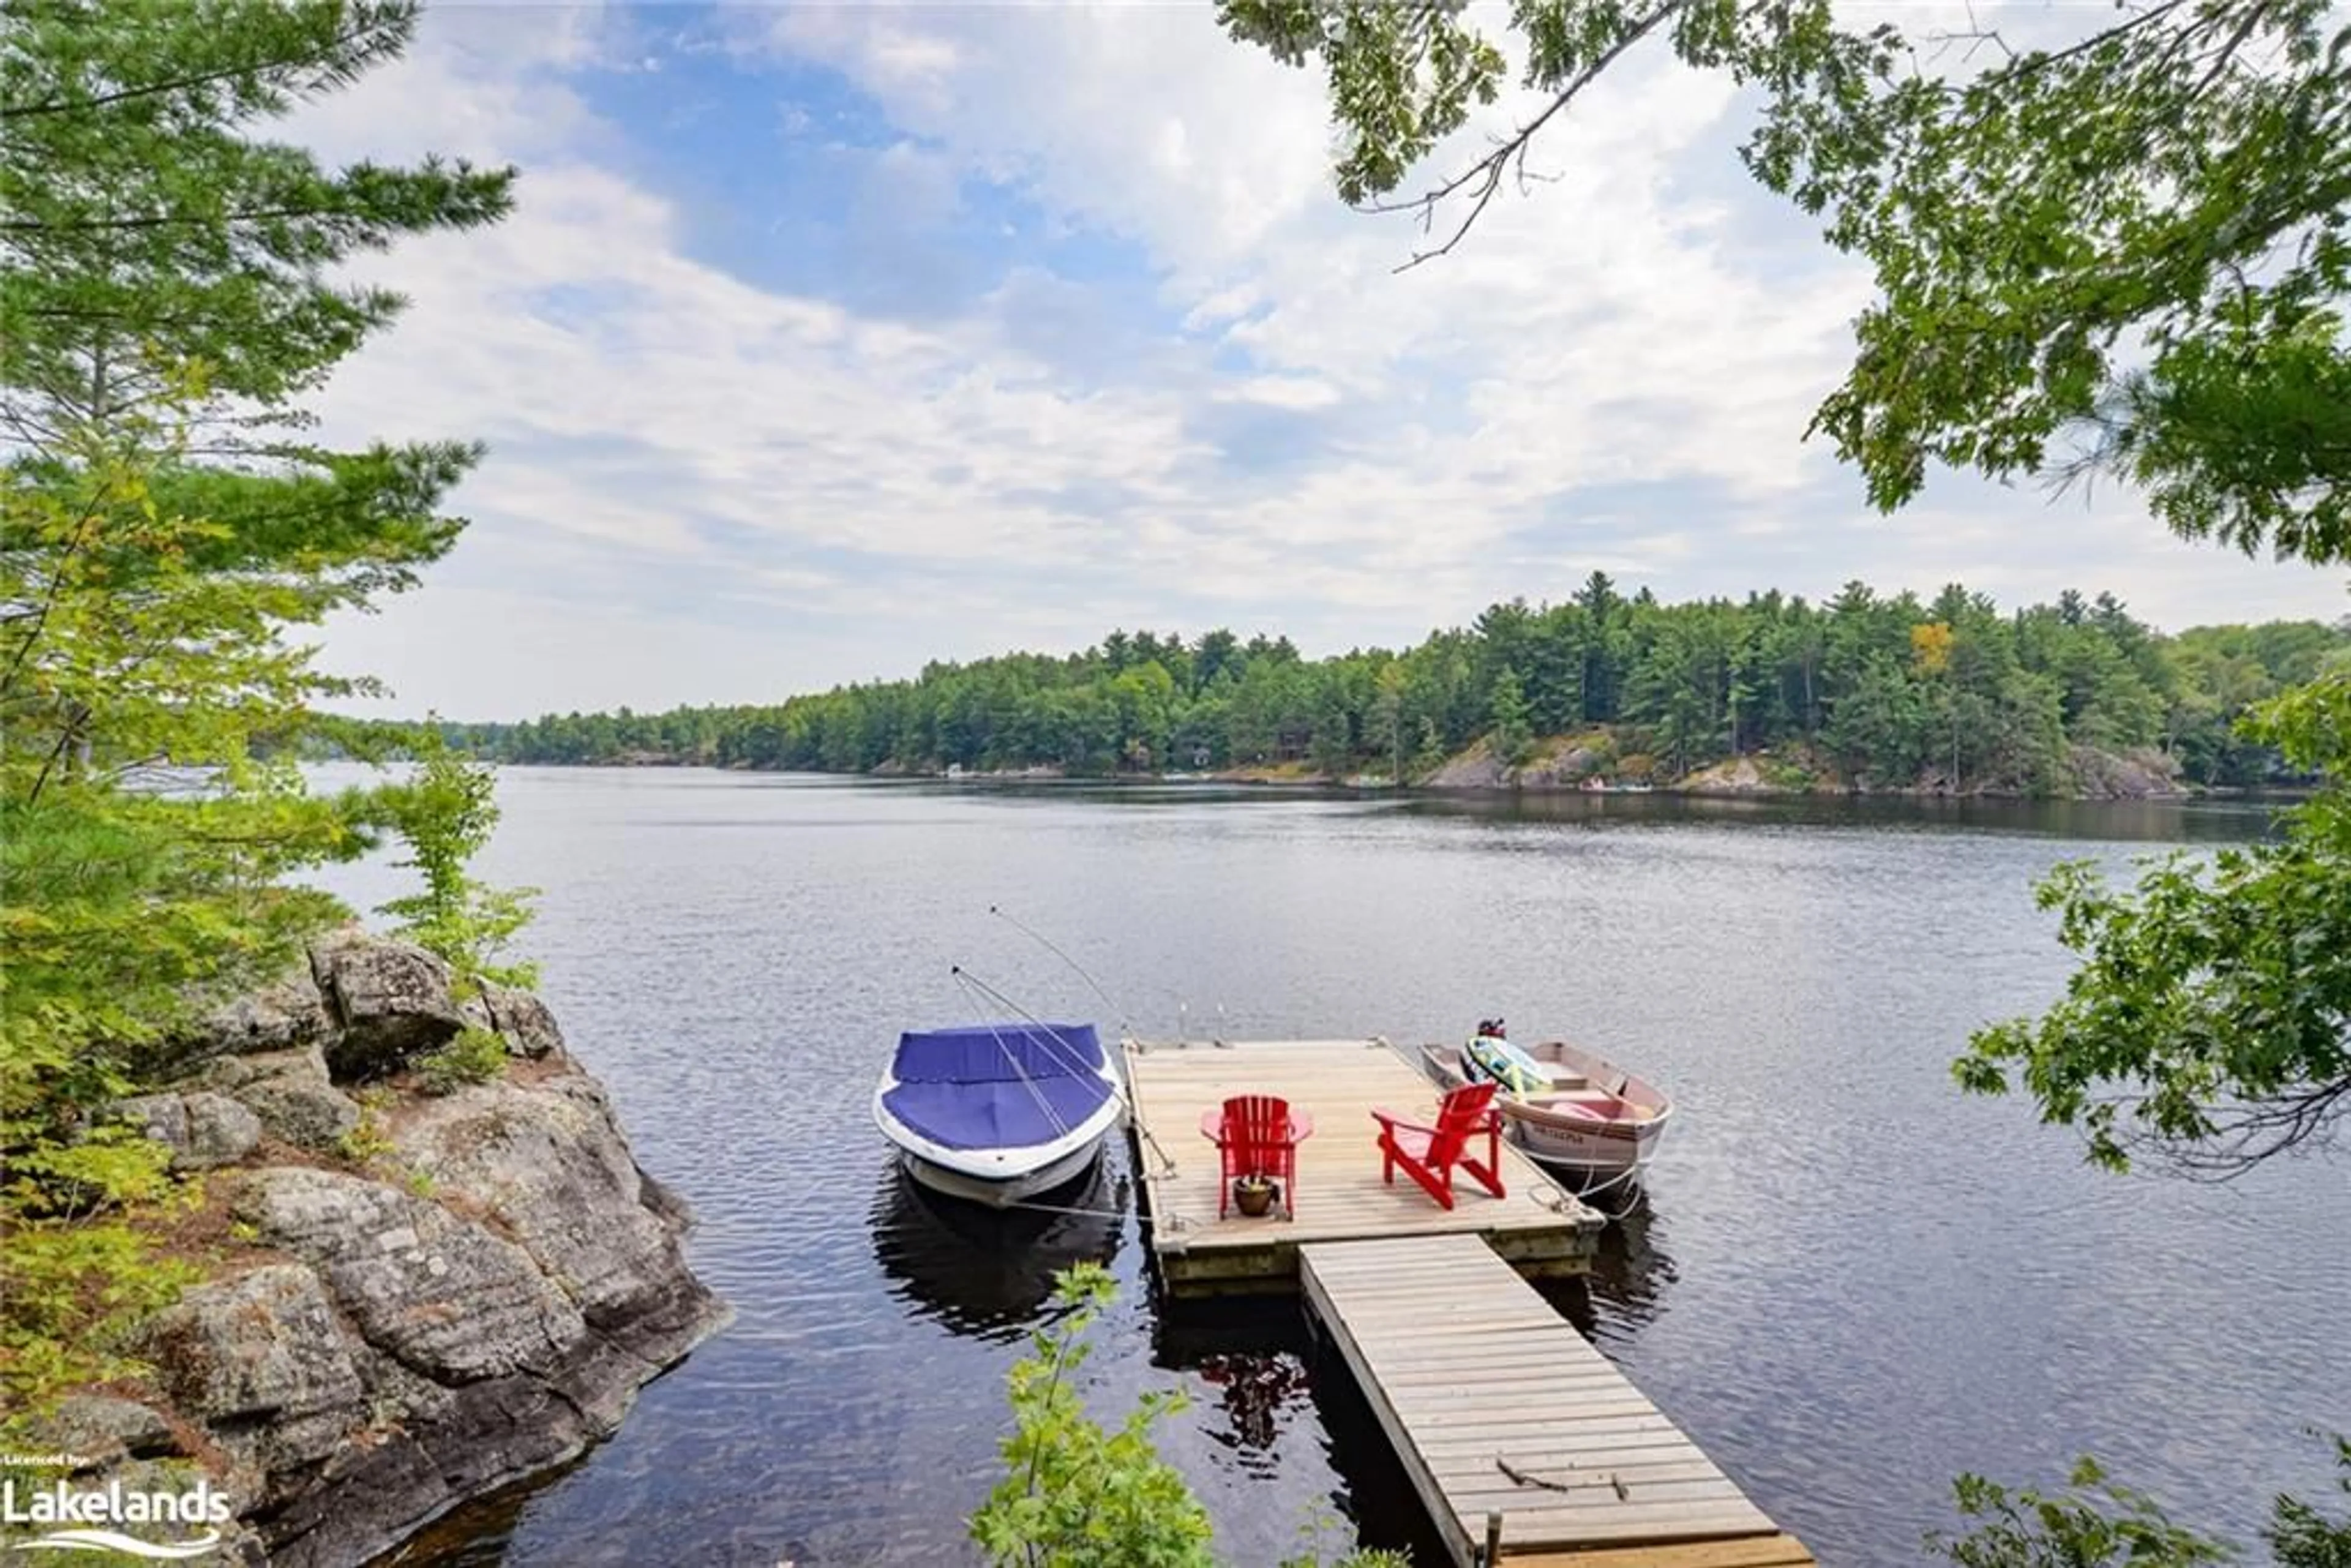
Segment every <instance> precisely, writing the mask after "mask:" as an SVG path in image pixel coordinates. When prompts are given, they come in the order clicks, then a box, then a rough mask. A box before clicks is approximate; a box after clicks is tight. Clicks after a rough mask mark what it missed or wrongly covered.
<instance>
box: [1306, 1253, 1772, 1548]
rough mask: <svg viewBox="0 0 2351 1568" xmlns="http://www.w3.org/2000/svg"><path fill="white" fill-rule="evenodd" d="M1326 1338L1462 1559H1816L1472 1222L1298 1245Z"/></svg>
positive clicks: (1309, 1298) (1441, 1531) (1309, 1293)
mask: <svg viewBox="0 0 2351 1568" xmlns="http://www.w3.org/2000/svg"><path fill="white" fill-rule="evenodd" d="M1300 1265H1301V1267H1300V1272H1301V1276H1302V1278H1303V1282H1304V1287H1305V1294H1306V1300H1307V1302H1308V1305H1309V1306H1310V1308H1311V1310H1312V1312H1313V1313H1314V1315H1315V1316H1316V1317H1317V1318H1318V1319H1319V1320H1321V1322H1322V1324H1323V1326H1324V1327H1325V1328H1326V1329H1327V1330H1328V1331H1329V1333H1330V1334H1331V1337H1332V1340H1333V1341H1334V1342H1336V1343H1337V1345H1338V1348H1339V1352H1340V1354H1342V1355H1343V1356H1344V1357H1345V1359H1346V1362H1347V1364H1348V1366H1349V1367H1350V1368H1351V1369H1352V1370H1353V1373H1354V1375H1355V1378H1356V1381H1357V1382H1358V1383H1359V1384H1360V1385H1362V1387H1363V1391H1364V1397H1365V1399H1366V1400H1368V1401H1369V1403H1370V1405H1371V1407H1372V1411H1373V1414H1374V1416H1377V1417H1378V1419H1379V1423H1380V1426H1381V1427H1382V1428H1383V1429H1384V1431H1385V1432H1386V1433H1387V1437H1388V1441H1389V1442H1390V1443H1392V1444H1393V1445H1394V1446H1395V1451H1396V1453H1397V1455H1398V1456H1399V1457H1400V1458H1402V1459H1403V1460H1404V1465H1405V1471H1406V1472H1407V1473H1408V1474H1409V1475H1410V1476H1411V1477H1412V1481H1413V1485H1414V1486H1415V1487H1416V1489H1417V1490H1419V1492H1420V1496H1421V1500H1422V1502H1423V1503H1425V1504H1426V1506H1427V1509H1428V1511H1429V1513H1430V1515H1431V1517H1433V1518H1434V1519H1435V1521H1436V1522H1437V1531H1438V1533H1439V1534H1441V1535H1442V1536H1443V1537H1444V1539H1445V1542H1446V1546H1447V1550H1448V1551H1449V1552H1451V1553H1452V1556H1453V1560H1454V1562H1455V1563H1459V1564H1462V1565H1463V1568H1473V1565H1475V1564H1479V1563H1483V1562H1485V1551H1486V1544H1487V1539H1488V1519H1489V1514H1491V1513H1496V1512H1499V1515H1500V1522H1501V1528H1500V1540H1499V1562H1501V1563H1510V1564H1512V1565H1514V1568H1809V1565H1810V1564H1811V1563H1813V1558H1812V1554H1811V1553H1810V1552H1806V1551H1805V1550H1804V1547H1803V1545H1802V1542H1798V1541H1797V1540H1796V1539H1795V1538H1794V1537H1793V1536H1791V1535H1788V1534H1786V1533H1784V1532H1783V1531H1782V1530H1781V1529H1780V1527H1779V1526H1778V1525H1776V1524H1774V1523H1773V1522H1772V1521H1771V1519H1770V1518H1769V1517H1768V1516H1766V1515H1765V1514H1764V1512H1763V1511H1762V1510H1761V1509H1759V1508H1757V1507H1756V1506H1755V1505H1754V1504H1753V1503H1751V1502H1750V1501H1748V1500H1747V1499H1746V1497H1745V1496H1743V1495H1742V1494H1741V1493H1740V1490H1739V1488H1738V1486H1737V1485H1736V1484H1735V1483H1733V1482H1732V1481H1731V1479H1730V1478H1729V1477H1728V1476H1726V1475H1724V1474H1723V1473H1722V1471H1721V1470H1719V1469H1717V1468H1716V1467H1715V1465H1714V1462H1713V1461H1712V1460H1710V1459H1708V1458H1707V1457H1706V1456H1705V1455H1704V1454H1702V1453H1700V1452H1699V1451H1698V1445H1697V1444H1695V1443H1693V1442H1691V1441H1690V1440H1689V1438H1687V1437H1684V1436H1683V1435H1682V1434H1681V1432H1680V1431H1679V1430H1678V1429H1677V1428H1676V1427H1675V1426H1674V1424H1673V1423H1672V1422H1671V1421H1670V1420H1668V1419H1667V1418H1666V1417H1665V1416H1663V1415H1660V1414H1659V1413H1658V1411H1657V1408H1656V1406H1654V1405H1652V1404H1650V1403H1649V1401H1648V1399H1647V1398H1646V1396H1643V1395H1642V1393H1641V1391H1640V1390H1639V1389H1637V1388H1635V1387H1634V1386H1633V1385H1632V1384H1631V1382H1630V1381H1628V1380H1627V1379H1626V1378H1625V1375H1624V1374H1623V1373H1621V1372H1618V1371H1617V1370H1616V1368H1615V1367H1614V1365H1613V1364H1611V1363H1610V1362H1609V1360H1608V1358H1607V1357H1605V1356H1604V1355H1602V1354H1600V1353H1599V1352H1598V1351H1597V1350H1595V1349H1593V1347H1592V1345H1591V1344H1590V1343H1587V1342H1586V1341H1585V1340H1584V1338H1583V1335H1582V1334H1580V1333H1577V1332H1576V1331H1575V1327H1574V1325H1573V1324H1572V1323H1570V1322H1567V1321H1566V1320H1565V1319H1563V1318H1562V1317H1561V1316H1560V1315H1559V1313H1558V1312H1556V1311H1554V1310H1553V1309H1552V1305H1551V1303H1550V1302H1548V1301H1544V1300H1543V1299H1542V1298H1541V1296H1539V1295H1537V1294H1536V1293H1535V1291H1534V1290H1533V1289H1532V1288H1531V1287H1530V1286H1529V1285H1528V1284H1527V1283H1526V1281H1523V1280H1521V1279H1520V1278H1519V1276H1518V1273H1517V1271H1516V1270H1513V1269H1512V1268H1511V1267H1510V1264H1508V1263H1506V1262H1504V1261H1503V1260H1501V1259H1500V1258H1499V1257H1497V1256H1496V1255H1495V1253H1494V1251H1493V1249H1491V1248H1489V1247H1488V1246H1487V1245H1486V1243H1485V1242H1484V1241H1483V1240H1481V1239H1479V1238H1478V1237H1477V1236H1475V1235H1441V1236H1416V1237H1405V1238H1396V1239H1383V1240H1364V1241H1318V1242H1311V1243H1308V1244H1307V1245H1305V1246H1303V1247H1301V1249H1300Z"/></svg>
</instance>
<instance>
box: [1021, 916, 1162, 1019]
mask: <svg viewBox="0 0 2351 1568" xmlns="http://www.w3.org/2000/svg"><path fill="white" fill-rule="evenodd" d="M987 912H988V913H989V914H990V915H995V916H996V917H997V918H998V920H1001V921H1003V922H1004V923H1005V924H1006V925H1009V926H1011V927H1012V929H1014V930H1015V931H1018V932H1019V933H1020V934H1021V935H1022V936H1026V937H1028V938H1029V940H1030V941H1032V942H1034V943H1036V944H1037V945H1038V946H1040V947H1042V948H1044V949H1045V951H1047V952H1048V953H1050V954H1052V955H1053V956H1054V957H1056V958H1059V959H1060V960H1061V962H1062V963H1064V964H1067V965H1068V966H1069V967H1071V968H1072V969H1074V970H1076V971H1077V975H1078V978H1080V979H1081V980H1083V981H1084V982H1085V983H1086V984H1087V986H1088V987H1090V988H1092V991H1093V993H1094V995H1095V996H1097V997H1099V998H1102V1006H1103V1007H1105V1008H1108V1009H1110V1011H1111V1013H1112V1014H1113V1016H1114V1017H1116V1018H1117V1019H1118V1031H1119V1033H1121V1034H1122V1035H1127V1036H1132V1035H1133V1034H1134V1017H1133V1015H1131V1014H1130V1013H1128V1011H1127V1010H1126V1009H1124V1008H1123V1007H1120V1006H1119V1005H1118V1004H1117V1003H1116V1002H1114V1001H1113V1000H1111V999H1110V993H1109V992H1107V991H1105V990H1103V989H1102V987H1101V986H1099V985H1097V984H1095V982H1094V977H1092V975H1089V974H1087V973H1086V969H1085V966H1084V965H1082V964H1081V963H1079V962H1078V961H1077V960H1076V959H1075V958H1072V957H1071V956H1069V955H1068V954H1067V953H1064V952H1062V951H1061V949H1060V948H1059V947H1056V946H1053V944H1052V943H1050V942H1049V941H1047V940H1046V939H1045V938H1044V937H1043V936H1040V935H1038V934H1037V933H1036V932H1034V931H1031V930H1030V929H1029V927H1028V926H1026V925H1021V924H1020V922H1019V921H1018V920H1015V919H1014V918H1013V917H1012V916H1011V915H1007V914H1005V913H1004V910H1003V908H1002V907H1001V906H1000V905H998V904H989V905H988V906H987Z"/></svg>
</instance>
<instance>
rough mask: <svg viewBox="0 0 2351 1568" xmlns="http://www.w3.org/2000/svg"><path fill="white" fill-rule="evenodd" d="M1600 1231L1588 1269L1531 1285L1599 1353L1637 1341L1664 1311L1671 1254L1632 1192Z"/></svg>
mask: <svg viewBox="0 0 2351 1568" xmlns="http://www.w3.org/2000/svg"><path fill="white" fill-rule="evenodd" d="M1610 1218H1611V1219H1612V1220H1613V1222H1614V1223H1612V1224H1611V1225H1610V1226H1609V1227H1608V1228H1607V1229H1605V1230H1604V1231H1602V1232H1601V1233H1600V1250H1599V1252H1598V1253H1597V1254H1595V1255H1594V1256H1593V1260H1592V1271H1591V1272H1590V1273H1588V1274H1583V1275H1579V1276H1576V1277H1574V1278H1572V1279H1565V1280H1538V1281H1534V1282H1533V1283H1534V1287H1535V1289H1536V1291H1538V1292H1539V1293H1540V1294H1541V1296H1542V1297H1543V1299H1544V1300H1546V1301H1550V1302H1551V1304H1552V1305H1553V1306H1554V1307H1557V1308H1558V1309H1559V1312H1560V1315H1561V1316H1562V1317H1564V1318H1565V1319H1567V1320H1568V1322H1572V1323H1573V1324H1574V1325H1575V1326H1576V1330H1577V1332H1579V1333H1582V1334H1583V1337H1584V1338H1586V1339H1588V1340H1591V1341H1593V1342H1594V1343H1597V1344H1599V1345H1601V1346H1602V1347H1603V1348H1605V1347H1606V1346H1607V1344H1608V1343H1610V1342H1611V1341H1621V1340H1629V1339H1635V1338H1637V1337H1638V1336H1639V1334H1640V1333H1641V1331H1642V1330H1643V1329H1644V1328H1646V1327H1647V1326H1648V1325H1649V1324H1650V1323H1653V1322H1656V1320H1657V1319H1658V1317H1659V1316H1661V1315H1662V1314H1663V1313H1664V1312H1665V1310H1666V1305H1665V1296H1666V1292H1667V1290H1668V1289H1670V1288H1671V1287H1672V1285H1673V1282H1674V1279H1675V1275H1676V1270H1675V1267H1674V1260H1673V1254H1672V1253H1670V1252H1668V1251H1667V1249H1666V1245H1665V1238H1666V1233H1667V1229H1668V1228H1669V1227H1668V1226H1667V1223H1666V1220H1665V1217H1664V1216H1663V1215H1662V1214H1660V1213H1658V1212H1657V1211H1656V1210H1655V1209H1653V1208H1651V1207H1650V1206H1649V1195H1648V1194H1647V1193H1646V1191H1642V1190H1639V1189H1635V1193H1634V1195H1633V1197H1632V1199H1631V1201H1630V1202H1629V1203H1626V1204H1625V1206H1624V1207H1622V1208H1620V1209H1617V1210H1615V1211H1614V1212H1613V1213H1612V1214H1611V1215H1610Z"/></svg>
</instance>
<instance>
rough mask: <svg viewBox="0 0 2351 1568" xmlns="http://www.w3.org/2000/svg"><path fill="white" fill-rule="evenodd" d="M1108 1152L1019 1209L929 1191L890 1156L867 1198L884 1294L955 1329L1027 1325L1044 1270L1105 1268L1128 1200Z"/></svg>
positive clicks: (1049, 1285) (999, 1332)
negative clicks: (877, 1184) (878, 1185)
mask: <svg viewBox="0 0 2351 1568" xmlns="http://www.w3.org/2000/svg"><path fill="white" fill-rule="evenodd" d="M1129 1188H1130V1184H1129V1182H1128V1180H1127V1176H1126V1174H1125V1170H1124V1163H1123V1160H1122V1159H1121V1158H1120V1157H1119V1155H1118V1154H1117V1152H1116V1151H1114V1150H1111V1149H1105V1150H1103V1151H1102V1157H1101V1158H1100V1159H1097V1160H1096V1161H1094V1162H1093V1164H1092V1166H1088V1167H1087V1169H1086V1171H1085V1172H1084V1173H1083V1174H1082V1175H1081V1176H1079V1177H1078V1179H1076V1180H1075V1181H1072V1182H1070V1183H1068V1184H1067V1185H1065V1186H1060V1187H1057V1188H1055V1189H1053V1190H1052V1191H1050V1192H1041V1193H1039V1194H1038V1195H1037V1196H1036V1197H1035V1198H1033V1199H1031V1200H1029V1204H1028V1205H1027V1206H1026V1207H1011V1208H988V1207H981V1206H980V1205H978V1204H975V1203H967V1202H964V1201H962V1200H961V1199H958V1198H953V1197H946V1196H944V1195H942V1194H939V1193H936V1192H933V1191H932V1190H931V1189H930V1188H928V1187H926V1186H923V1185H922V1184H921V1183H919V1182H917V1181H915V1180H914V1178H913V1177H912V1176H908V1175H907V1174H906V1170H905V1167H904V1166H903V1165H902V1164H900V1163H899V1162H898V1161H895V1160H893V1161H891V1162H890V1164H889V1165H888V1166H887V1167H886V1168H885V1169H884V1170H883V1174H882V1184H881V1189H880V1191H879V1192H878V1193H877V1194H876V1195H875V1197H874V1202H873V1224H872V1234H873V1250H874V1255H875V1257H876V1259H877V1260H879V1261H880V1263H881V1265H882V1272H883V1276H884V1277H885V1278H886V1279H887V1280H888V1281H889V1283H890V1291H891V1293H892V1294H893V1295H894V1296H896V1297H897V1298H898V1299H899V1300H901V1301H905V1302H906V1303H907V1304H908V1305H909V1306H911V1307H912V1308H914V1311H915V1312H917V1313H919V1314H920V1315H922V1316H924V1317H928V1318H935V1319H936V1320H937V1321H938V1322H942V1323H944V1324H946V1326H947V1327H948V1328H950V1329H953V1330H954V1331H955V1332H956V1333H961V1334H967V1335H970V1336H972V1337H973V1338H976V1339H983V1340H990V1341H994V1342H996V1343H1010V1342H1012V1341H1014V1340H1017V1339H1019V1337H1020V1336H1021V1335H1023V1334H1025V1333H1028V1332H1029V1330H1030V1329H1032V1328H1035V1327H1036V1326H1037V1325H1038V1323H1040V1322H1042V1321H1043V1319H1044V1317H1045V1309H1046V1307H1047V1304H1048V1303H1049V1302H1050V1301H1051V1299H1052V1295H1053V1276H1054V1275H1055V1274H1056V1273H1058V1272H1060V1271H1061V1270H1063V1269H1066V1268H1068V1267H1069V1266H1070V1265H1071V1264H1072V1263H1079V1262H1092V1263H1100V1264H1102V1265H1103V1266H1104V1267H1108V1266H1109V1264H1110V1262H1111V1260H1113V1259H1114V1258H1116V1257H1117V1256H1118V1251H1119V1249H1120V1248H1121V1247H1122V1246H1123V1245H1124V1244H1125V1240H1126V1228H1127V1223H1128V1220H1129V1217H1130V1211H1131V1210H1132V1208H1133V1207H1134V1205H1133V1200H1132V1198H1131V1197H1130V1191H1129Z"/></svg>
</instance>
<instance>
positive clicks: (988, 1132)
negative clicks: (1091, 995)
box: [882, 1023, 1111, 1149]
mask: <svg viewBox="0 0 2351 1568" xmlns="http://www.w3.org/2000/svg"><path fill="white" fill-rule="evenodd" d="M1101 1070H1102V1040H1101V1038H1100V1037H1099V1036H1097V1035H1096V1034H1095V1032H1094V1027H1093V1025H1092V1024H1082V1023H1081V1024H1029V1023H1020V1024H977V1025H971V1026H967V1027H965V1028H962V1029H946V1030H927V1031H925V1032H921V1033H908V1034H903V1035H900V1036H899V1037H898V1054H897V1058H896V1060H895V1061H894V1063H893V1071H895V1073H896V1075H897V1079H898V1083H897V1086H896V1087H895V1088H893V1089H891V1090H890V1091H889V1092H886V1093H884V1094H883V1096H882V1104H883V1108H884V1109H886V1110H887V1111H888V1112H889V1113H890V1114H892V1115H893V1116H895V1117H896V1118H897V1119H898V1120H899V1122H900V1123H902V1124H904V1125H905V1126H906V1127H907V1128H908V1129H909V1130H910V1131H913V1132H914V1133H917V1134H921V1135H922V1136H924V1137H925V1138H928V1139H929V1140H930V1141H931V1142H933V1143H935V1144H938V1145H942V1146H944V1147H946V1148H950V1149H1018V1148H1029V1147H1033V1146H1035V1145H1040V1144H1050V1143H1051V1142H1053V1141H1054V1140H1055V1139H1057V1138H1061V1137H1063V1136H1066V1135H1067V1134H1069V1132H1070V1131H1071V1129H1072V1128H1074V1127H1076V1126H1077V1125H1078V1124H1079V1123H1081V1122H1083V1121H1084V1120H1085V1119H1086V1118H1087V1117H1089V1116H1091V1115H1092V1114H1093V1113H1095V1112H1096V1111H1099V1110H1100V1109H1101V1108H1102V1103H1103V1102H1105V1101H1107V1100H1108V1099H1109V1098H1110V1096H1111V1086H1110V1084H1109V1082H1106V1081H1105V1080H1104V1079H1103V1078H1102V1075H1101Z"/></svg>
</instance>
